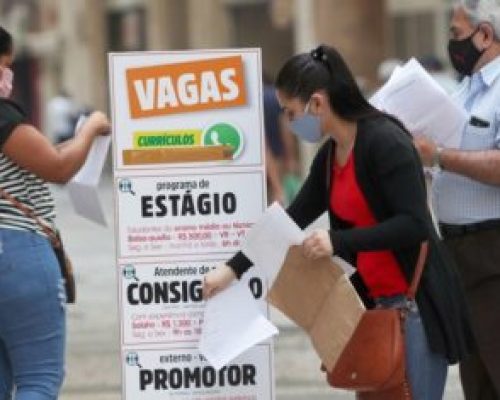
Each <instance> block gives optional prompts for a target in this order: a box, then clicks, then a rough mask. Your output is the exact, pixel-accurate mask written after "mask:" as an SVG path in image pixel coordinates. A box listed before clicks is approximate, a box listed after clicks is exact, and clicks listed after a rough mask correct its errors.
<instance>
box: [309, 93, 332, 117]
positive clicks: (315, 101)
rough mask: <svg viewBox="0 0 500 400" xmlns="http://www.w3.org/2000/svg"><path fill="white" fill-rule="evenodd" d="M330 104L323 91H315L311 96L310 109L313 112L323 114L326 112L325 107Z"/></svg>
mask: <svg viewBox="0 0 500 400" xmlns="http://www.w3.org/2000/svg"><path fill="white" fill-rule="evenodd" d="M327 105H328V99H327V97H326V95H325V94H324V93H322V92H316V93H313V95H312V96H311V103H310V106H309V109H310V110H311V112H312V113H313V114H321V113H323V112H324V110H325V107H326V106H327Z"/></svg>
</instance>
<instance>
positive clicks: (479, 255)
mask: <svg viewBox="0 0 500 400" xmlns="http://www.w3.org/2000/svg"><path fill="white" fill-rule="evenodd" d="M444 242H445V244H446V246H447V248H448V249H449V251H450V252H451V254H452V256H453V258H454V260H455V263H456V265H457V268H458V271H459V274H460V275H461V278H462V282H463V285H464V289H465V295H466V301H467V304H468V306H469V311H470V318H471V323H472V330H473V332H474V335H475V338H476V341H477V347H478V351H477V353H476V354H474V355H473V356H471V357H469V358H467V359H466V360H464V361H462V362H461V363H460V376H461V379H462V386H463V389H464V393H465V398H466V399H467V400H500V229H498V228H497V229H494V230H485V231H481V232H475V233H470V234H466V235H463V236H458V237H445V238H444Z"/></svg>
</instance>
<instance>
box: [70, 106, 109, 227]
mask: <svg viewBox="0 0 500 400" xmlns="http://www.w3.org/2000/svg"><path fill="white" fill-rule="evenodd" d="M85 120H86V117H84V116H81V117H80V119H79V120H78V123H77V124H76V128H75V134H78V131H79V130H80V128H81V126H82V125H83V124H84V122H85ZM110 143H111V135H106V136H98V137H96V138H95V139H94V141H93V143H92V147H91V149H90V152H89V154H88V156H87V159H86V160H85V163H84V164H83V166H82V167H81V168H80V170H79V171H78V172H77V173H76V175H75V176H74V177H73V178H72V179H71V181H70V182H69V183H68V185H67V188H68V192H69V197H70V199H71V202H72V203H73V207H74V208H75V212H76V213H77V214H78V215H80V216H82V217H84V218H87V219H90V220H91V221H94V222H96V223H98V224H100V225H104V226H106V225H107V224H106V218H105V216H104V211H103V207H102V205H101V201H100V200H99V195H98V185H99V180H100V178H101V174H102V170H103V168H104V163H105V162H106V156H107V154H108V149H109V145H110Z"/></svg>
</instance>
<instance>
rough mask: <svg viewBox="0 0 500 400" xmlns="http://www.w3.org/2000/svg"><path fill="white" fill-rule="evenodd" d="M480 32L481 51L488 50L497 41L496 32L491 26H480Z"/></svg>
mask: <svg viewBox="0 0 500 400" xmlns="http://www.w3.org/2000/svg"><path fill="white" fill-rule="evenodd" d="M479 32H480V33H481V35H482V40H481V45H480V47H479V50H486V49H488V48H489V47H490V46H491V44H492V43H493V41H494V40H495V30H494V29H493V27H492V26H491V25H490V24H482V25H480V26H479Z"/></svg>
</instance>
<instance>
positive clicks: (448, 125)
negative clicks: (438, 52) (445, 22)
mask: <svg viewBox="0 0 500 400" xmlns="http://www.w3.org/2000/svg"><path fill="white" fill-rule="evenodd" d="M370 102H371V103H372V104H373V105H374V106H375V107H377V108H379V109H381V110H383V111H385V112H387V113H389V114H392V115H395V116H396V117H398V119H399V120H401V122H403V123H404V124H405V126H406V127H407V128H408V130H409V131H410V132H411V133H412V134H413V135H420V134H421V135H425V136H428V137H430V138H432V139H433V140H434V141H436V142H437V143H438V144H439V145H442V146H444V147H449V148H457V147H459V145H460V141H461V137H462V131H463V128H464V126H465V124H466V122H467V114H466V112H465V110H463V108H462V107H460V106H459V105H458V104H456V103H455V102H454V101H453V99H452V98H451V97H449V96H448V95H447V94H446V92H445V91H444V90H443V89H442V88H441V87H440V86H439V85H438V84H437V82H436V81H435V80H434V79H432V77H431V76H430V75H429V74H428V73H427V71H425V70H424V68H423V67H422V66H421V65H420V64H419V63H418V61H416V60H415V59H411V60H410V61H408V62H407V63H406V64H405V65H404V66H403V67H400V68H398V69H396V70H395V71H394V72H393V75H392V76H391V78H390V79H389V80H388V81H387V83H386V84H385V85H384V86H383V87H382V88H381V89H380V90H379V91H378V92H377V93H375V95H374V96H373V97H372V98H371V99H370Z"/></svg>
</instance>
